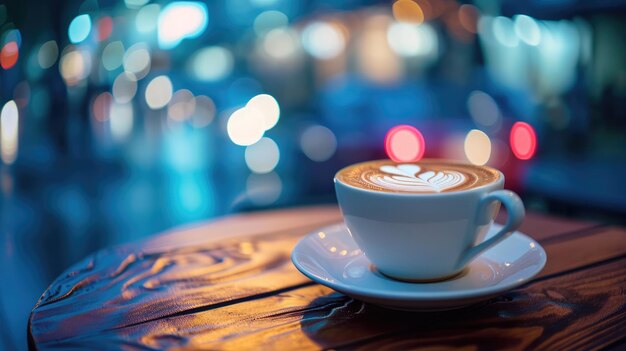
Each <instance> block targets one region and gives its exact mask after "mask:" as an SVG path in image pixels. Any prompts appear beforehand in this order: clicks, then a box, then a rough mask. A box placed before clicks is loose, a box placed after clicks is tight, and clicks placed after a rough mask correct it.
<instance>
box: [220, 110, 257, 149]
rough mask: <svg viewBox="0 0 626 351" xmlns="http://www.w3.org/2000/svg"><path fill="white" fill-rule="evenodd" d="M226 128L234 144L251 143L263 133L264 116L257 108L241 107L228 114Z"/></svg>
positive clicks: (244, 144) (243, 144)
mask: <svg viewBox="0 0 626 351" xmlns="http://www.w3.org/2000/svg"><path fill="white" fill-rule="evenodd" d="M226 130H227V132H228V137H229V138H230V140H231V141H232V142H233V143H235V144H236V145H241V146H248V145H252V144H254V143H256V142H257V141H259V140H261V138H262V137H263V134H264V133H265V116H264V115H263V114H262V113H261V111H260V110H259V109H255V108H249V107H247V106H246V107H242V108H240V109H238V110H236V111H235V112H233V114H232V115H230V118H228V122H227V125H226Z"/></svg>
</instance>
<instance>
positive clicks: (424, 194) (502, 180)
mask: <svg viewBox="0 0 626 351" xmlns="http://www.w3.org/2000/svg"><path fill="white" fill-rule="evenodd" d="M387 160H389V161H392V162H395V161H393V160H390V159H377V160H369V161H363V162H357V163H352V164H350V165H348V166H345V167H342V168H341V169H339V170H338V171H337V172H336V173H335V176H334V177H333V182H334V183H335V184H339V185H341V186H344V187H346V188H349V189H352V190H356V191H358V192H363V193H367V194H375V195H380V196H391V197H394V196H403V197H419V198H423V197H439V198H440V197H450V196H455V195H460V194H468V193H472V192H480V191H482V190H484V189H485V188H489V187H492V186H494V185H497V184H499V183H502V185H504V181H505V179H504V173H502V171H500V170H499V169H496V168H493V167H490V166H486V165H471V164H469V163H465V162H460V161H456V160H448V159H443V158H442V159H439V158H423V159H421V160H419V161H414V162H407V163H419V162H421V161H427V162H429V161H432V162H442V163H451V164H457V165H466V166H467V165H469V166H475V167H484V168H487V169H490V170H493V171H496V172H498V174H499V175H500V176H499V177H498V179H496V180H495V181H493V182H490V183H487V184H483V185H481V186H478V187H475V188H470V189H464V190H458V191H450V192H443V193H410V192H385V191H376V190H370V189H364V188H359V187H356V186H354V185H350V184H347V183H344V182H342V181H340V180H339V179H337V175H338V174H339V173H341V171H343V170H344V169H346V168H348V167H352V166H356V165H360V164H364V163H370V162H378V161H387ZM396 163H398V162H396Z"/></svg>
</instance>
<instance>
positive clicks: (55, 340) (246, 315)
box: [28, 207, 626, 350]
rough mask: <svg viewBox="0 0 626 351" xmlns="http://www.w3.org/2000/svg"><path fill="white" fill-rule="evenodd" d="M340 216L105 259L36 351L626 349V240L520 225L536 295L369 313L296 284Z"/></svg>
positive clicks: (60, 309)
mask: <svg viewBox="0 0 626 351" xmlns="http://www.w3.org/2000/svg"><path fill="white" fill-rule="evenodd" d="M339 220H340V215H339V212H338V211H337V208H336V207H308V208H300V209H290V210H282V211H273V212H259V213H250V214H242V215H236V216H232V217H226V218H224V219H220V220H217V221H214V222H209V223H205V224H201V225H197V226H193V227H188V228H182V229H177V230H174V231H171V232H167V233H164V234H162V235H159V236H155V237H153V238H151V239H149V240H146V241H143V242H140V243H134V244H128V245H124V246H120V247H114V248H109V249H105V250H102V251H100V252H98V253H96V254H94V255H92V256H90V257H87V258H86V259H84V260H83V261H82V262H79V263H77V264H75V265H74V266H72V267H70V268H69V269H68V270H67V271H66V272H65V273H63V274H62V275H61V276H60V277H58V278H57V279H56V280H55V281H54V282H53V283H52V284H51V285H50V287H49V288H48V289H47V290H46V291H45V292H44V294H43V296H42V297H41V299H40V301H39V302H38V303H37V305H36V306H35V308H34V309H33V312H32V314H31V316H30V321H29V326H28V331H29V345H30V347H31V349H38V350H74V349H90V350H93V349H174V348H175V349H235V350H243V349H277V350H288V349H297V350H300V349H318V348H335V349H355V348H356V349H373V350H378V349H390V350H391V349H409V348H424V349H427V350H440V349H452V348H456V349H462V350H476V349H481V350H492V349H542V350H585V349H598V348H605V347H608V348H609V349H613V348H615V349H617V348H621V347H624V344H625V343H626V230H624V229H623V228H618V227H611V226H606V225H600V224H597V223H590V222H582V221H576V220H566V219H558V218H553V217H547V216H544V215H539V214H533V213H530V214H528V216H527V218H526V220H525V222H524V224H523V226H522V228H521V230H522V231H523V232H525V233H527V234H529V235H530V236H532V237H533V238H535V239H536V240H538V241H539V242H540V243H541V245H543V247H544V248H545V249H546V251H547V253H548V263H547V265H546V267H545V269H544V270H543V271H542V272H541V273H540V275H539V276H538V277H536V278H535V279H534V280H533V281H532V282H530V283H528V284H526V285H524V286H522V287H520V288H518V289H516V290H513V291H510V292H508V293H506V294H504V295H502V296H500V297H498V298H495V299H492V300H490V301H488V302H485V303H482V304H480V305H476V306H472V307H468V308H465V309H462V310H457V311H449V312H437V313H435V312H432V313H410V312H399V311H391V310H385V309H382V308H379V307H376V306H373V305H368V304H364V303H362V302H360V301H356V300H353V299H351V298H349V297H346V296H345V295H342V294H340V293H337V292H334V291H333V290H331V289H328V288H326V287H324V286H321V285H318V284H316V283H313V282H312V281H310V280H309V279H307V278H306V277H304V276H303V275H302V274H300V273H299V272H298V271H297V270H296V269H295V268H294V266H293V265H292V263H291V261H290V258H289V256H290V252H291V249H292V247H293V246H294V245H295V243H296V242H297V241H298V239H299V238H301V237H302V236H303V235H304V234H307V233H308V232H310V231H313V230H315V229H316V228H318V227H319V226H323V225H326V224H330V223H333V222H337V221H339Z"/></svg>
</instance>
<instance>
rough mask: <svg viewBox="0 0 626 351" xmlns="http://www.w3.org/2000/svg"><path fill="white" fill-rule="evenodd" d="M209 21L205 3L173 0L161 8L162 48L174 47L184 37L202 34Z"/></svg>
mask: <svg viewBox="0 0 626 351" xmlns="http://www.w3.org/2000/svg"><path fill="white" fill-rule="evenodd" d="M208 23H209V12H208V9H207V7H206V5H205V4H203V3H201V2H195V1H193V2H192V1H175V2H171V3H169V4H167V5H165V7H164V8H163V9H162V10H161V12H160V13H159V19H158V26H157V31H158V39H159V47H160V48H161V49H166V50H167V49H173V48H175V47H176V46H178V44H180V42H181V41H182V40H183V39H187V38H195V37H197V36H199V35H200V34H202V32H204V30H205V29H206V27H207V25H208Z"/></svg>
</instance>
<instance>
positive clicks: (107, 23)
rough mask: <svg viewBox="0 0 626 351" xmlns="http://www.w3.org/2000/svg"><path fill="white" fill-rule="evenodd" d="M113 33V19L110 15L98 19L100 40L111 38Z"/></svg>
mask: <svg viewBox="0 0 626 351" xmlns="http://www.w3.org/2000/svg"><path fill="white" fill-rule="evenodd" d="M111 33H113V19H112V18H111V17H110V16H104V17H102V18H100V19H99V20H98V41H104V40H107V39H109V37H110V36H111Z"/></svg>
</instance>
